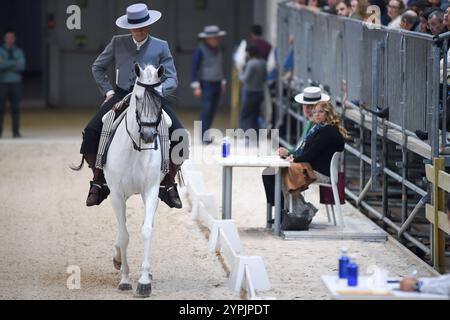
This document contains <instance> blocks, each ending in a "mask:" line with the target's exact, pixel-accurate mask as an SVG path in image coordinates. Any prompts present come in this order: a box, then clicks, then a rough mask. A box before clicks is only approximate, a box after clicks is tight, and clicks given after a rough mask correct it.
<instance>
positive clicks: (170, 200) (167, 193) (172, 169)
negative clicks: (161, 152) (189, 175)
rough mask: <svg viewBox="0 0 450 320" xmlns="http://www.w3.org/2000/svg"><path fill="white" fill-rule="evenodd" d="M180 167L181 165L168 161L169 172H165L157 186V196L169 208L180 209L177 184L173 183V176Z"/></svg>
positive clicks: (181, 205)
mask: <svg viewBox="0 0 450 320" xmlns="http://www.w3.org/2000/svg"><path fill="white" fill-rule="evenodd" d="M180 168H181V165H176V164H173V163H172V161H170V165H169V172H168V173H167V174H166V176H165V177H164V179H163V181H162V182H161V185H160V187H159V198H160V199H161V200H162V201H164V202H165V203H166V204H167V205H168V206H169V207H170V208H177V209H181V208H182V207H183V204H182V203H181V199H180V195H179V194H178V190H177V184H176V183H175V177H176V175H177V173H178V170H180Z"/></svg>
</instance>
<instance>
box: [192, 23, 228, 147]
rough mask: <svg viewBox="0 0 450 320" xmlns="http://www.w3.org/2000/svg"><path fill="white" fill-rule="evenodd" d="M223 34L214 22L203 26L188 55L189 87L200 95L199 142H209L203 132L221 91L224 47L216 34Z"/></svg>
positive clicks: (224, 82)
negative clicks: (197, 41) (190, 59)
mask: <svg viewBox="0 0 450 320" xmlns="http://www.w3.org/2000/svg"><path fill="white" fill-rule="evenodd" d="M225 35H226V32H225V31H222V30H220V29H219V27H218V26H214V25H212V26H206V27H205V28H204V30H203V32H201V33H199V35H198V37H199V38H200V39H203V40H204V41H202V42H201V43H200V45H199V46H198V48H197V49H196V50H195V52H194V56H193V58H192V82H191V88H192V89H193V90H194V95H195V96H196V97H197V98H200V97H201V103H202V112H201V115H200V118H201V121H202V136H201V139H202V141H203V143H210V142H212V141H211V140H210V138H209V137H206V136H205V132H206V131H207V130H208V129H210V128H211V125H212V123H213V120H214V116H215V114H216V111H217V106H218V105H219V99H220V96H221V95H224V94H225V89H226V83H227V82H226V80H225V73H224V49H223V47H222V45H221V43H220V37H223V36H225Z"/></svg>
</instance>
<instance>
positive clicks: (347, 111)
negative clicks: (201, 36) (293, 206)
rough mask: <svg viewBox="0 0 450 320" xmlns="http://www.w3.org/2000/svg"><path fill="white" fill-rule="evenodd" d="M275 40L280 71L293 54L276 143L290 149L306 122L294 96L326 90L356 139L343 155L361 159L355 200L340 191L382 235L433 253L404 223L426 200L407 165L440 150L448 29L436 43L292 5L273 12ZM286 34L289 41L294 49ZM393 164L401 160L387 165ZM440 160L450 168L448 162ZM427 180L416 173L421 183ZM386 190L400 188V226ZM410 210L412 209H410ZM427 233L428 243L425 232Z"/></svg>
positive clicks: (425, 37) (280, 105) (281, 94)
mask: <svg viewBox="0 0 450 320" xmlns="http://www.w3.org/2000/svg"><path fill="white" fill-rule="evenodd" d="M277 34H278V39H277V48H278V49H277V50H278V60H279V61H278V65H279V66H282V65H283V60H284V59H285V57H286V56H287V55H288V53H289V52H290V50H294V57H295V58H294V76H293V79H292V80H291V81H289V82H286V81H283V80H281V79H280V80H279V90H278V92H279V93H278V97H277V101H276V105H277V106H278V109H277V111H278V112H277V115H278V119H277V120H278V121H277V124H278V125H283V126H284V128H285V131H286V134H285V135H284V136H283V137H282V138H283V139H282V140H281V142H282V144H284V145H285V146H287V147H293V146H294V145H295V142H296V139H299V138H300V136H299V135H297V136H296V137H293V135H294V134H295V133H296V134H298V133H299V132H301V130H300V129H299V128H300V126H301V124H302V122H303V121H305V120H306V119H304V117H303V116H302V114H301V108H299V106H298V105H297V104H295V103H293V100H292V97H293V96H294V94H295V93H297V92H299V91H300V90H301V89H302V88H303V87H306V86H308V85H310V84H318V85H320V86H321V87H322V88H325V89H326V91H328V93H329V94H330V95H331V97H332V99H333V102H334V103H336V104H338V105H339V106H340V107H338V111H339V112H340V113H341V115H342V117H343V119H344V121H346V123H350V125H351V126H352V127H354V128H357V133H358V134H359V136H358V137H354V138H356V142H357V143H356V144H352V143H347V144H346V147H345V150H346V154H347V155H348V156H352V157H354V158H356V159H357V160H358V162H359V175H358V177H359V195H358V194H356V193H355V191H352V190H350V189H349V188H346V194H347V196H348V197H349V199H352V200H354V201H355V202H356V204H357V205H358V206H359V207H360V208H361V209H364V210H365V211H366V212H368V213H370V214H371V215H372V216H374V217H376V218H377V219H379V220H380V221H382V222H383V223H384V226H386V228H387V227H389V228H391V229H393V230H395V233H396V235H397V236H398V237H399V238H400V239H402V240H406V241H407V242H409V243H412V244H413V245H414V246H416V247H417V248H420V250H422V251H423V252H424V253H425V254H430V252H431V251H430V248H429V246H428V245H427V244H425V243H424V242H426V241H423V237H417V236H414V234H413V233H412V232H411V226H412V225H414V222H415V219H414V217H416V215H417V214H418V213H419V212H422V213H423V211H424V209H423V208H424V204H425V203H426V202H429V199H431V189H430V187H429V185H428V186H426V184H425V186H426V188H424V187H423V185H424V183H423V181H422V179H420V174H419V175H418V176H419V177H417V175H415V176H414V177H413V175H412V174H411V172H410V167H411V159H412V161H414V162H416V161H422V162H423V163H431V160H432V159H433V158H434V157H437V156H439V155H440V154H441V153H442V152H443V150H445V147H446V146H447V134H446V133H447V128H446V97H447V83H446V81H442V79H447V59H446V57H447V49H448V45H449V44H448V42H449V39H450V32H447V33H445V34H442V35H440V36H438V37H433V36H431V35H428V34H422V33H416V32H408V31H403V30H392V29H387V28H385V27H383V26H379V25H369V24H367V23H363V22H361V21H358V20H353V19H349V18H343V17H339V16H335V15H329V14H326V13H320V12H311V11H308V10H304V9H297V8H293V7H290V6H289V5H287V3H286V2H284V3H280V4H279V6H278V31H277ZM289 35H294V36H295V42H294V44H293V46H292V47H290V45H289V43H288V37H289ZM443 57H445V59H443V68H442V75H441V74H440V70H441V69H440V61H441V59H442V58H443ZM380 110H384V111H387V110H388V114H387V116H386V117H382V116H380V117H377V116H376V115H374V114H373V112H379V111H380ZM295 128H297V130H295ZM440 129H441V130H440ZM415 130H423V131H427V132H428V134H429V139H428V140H427V141H425V142H424V141H421V140H419V139H417V137H416V135H415V134H414V131H415ZM293 132H294V133H293ZM293 138H294V139H293ZM393 146H395V148H394V150H391V149H393ZM346 157H347V156H346ZM392 158H397V160H398V161H397V162H395V163H394V165H393V164H392V160H391V159H392ZM446 158H447V159H446V160H447V162H448V163H449V164H450V161H449V160H450V157H446ZM424 173H425V169H424V168H423V175H422V176H421V177H422V178H423V176H424ZM392 183H395V184H396V185H397V186H398V185H400V187H401V199H402V205H401V221H400V224H399V221H394V219H392V217H391V214H390V209H391V208H390V206H389V202H388V198H389V189H390V188H391V185H392ZM425 189H426V190H425ZM370 192H379V193H380V197H379V198H380V199H379V200H380V201H379V205H378V206H374V205H370V204H369V203H368V202H367V201H365V198H366V197H367V194H369V193H370ZM408 201H414V202H415V205H414V206H411V205H409V204H408ZM376 207H378V208H381V211H380V210H379V209H377V208H376ZM409 207H413V209H412V211H411V212H409ZM429 232H430V234H429V239H432V238H433V235H432V233H433V230H432V228H429ZM431 258H432V257H431Z"/></svg>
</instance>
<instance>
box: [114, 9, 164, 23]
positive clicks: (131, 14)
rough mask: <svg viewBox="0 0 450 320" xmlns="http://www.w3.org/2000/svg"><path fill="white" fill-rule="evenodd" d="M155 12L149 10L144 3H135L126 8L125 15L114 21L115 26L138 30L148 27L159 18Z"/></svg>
mask: <svg viewBox="0 0 450 320" xmlns="http://www.w3.org/2000/svg"><path fill="white" fill-rule="evenodd" d="M161 16H162V14H161V12H159V11H156V10H149V9H148V7H147V5H146V4H144V3H136V4H133V5H131V6H129V7H128V8H127V14H126V15H123V16H121V17H119V18H118V19H117V20H116V25H117V26H118V27H119V28H122V29H139V28H143V27H146V26H149V25H151V24H153V23H155V22H156V21H158V20H159V19H160V18H161Z"/></svg>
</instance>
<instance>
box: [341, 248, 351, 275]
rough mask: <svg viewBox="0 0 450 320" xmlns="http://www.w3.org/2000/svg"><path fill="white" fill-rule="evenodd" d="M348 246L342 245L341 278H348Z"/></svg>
mask: <svg viewBox="0 0 450 320" xmlns="http://www.w3.org/2000/svg"><path fill="white" fill-rule="evenodd" d="M348 262H349V259H348V256H347V248H346V247H342V249H341V257H340V258H339V279H346V278H347V266H348Z"/></svg>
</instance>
